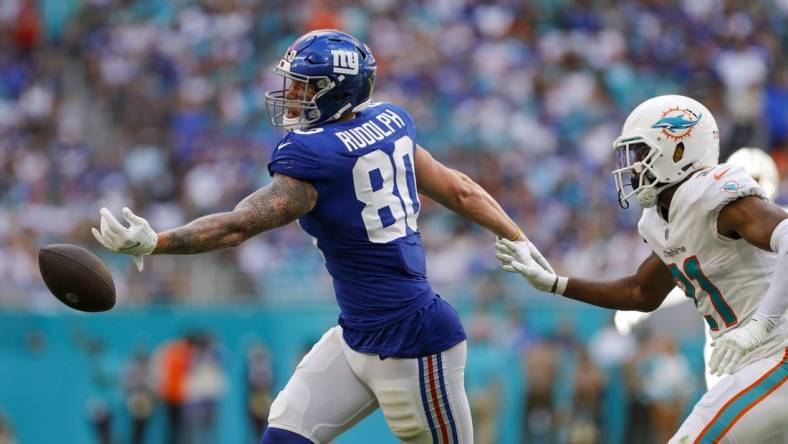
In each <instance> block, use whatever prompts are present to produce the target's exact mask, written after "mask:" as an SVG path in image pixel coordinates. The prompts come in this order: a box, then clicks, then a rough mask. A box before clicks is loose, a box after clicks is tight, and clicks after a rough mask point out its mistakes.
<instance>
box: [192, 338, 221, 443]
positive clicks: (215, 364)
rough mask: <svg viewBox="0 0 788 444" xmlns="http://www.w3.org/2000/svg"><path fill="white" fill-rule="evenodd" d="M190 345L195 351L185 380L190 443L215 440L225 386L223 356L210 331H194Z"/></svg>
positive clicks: (216, 439)
mask: <svg viewBox="0 0 788 444" xmlns="http://www.w3.org/2000/svg"><path fill="white" fill-rule="evenodd" d="M190 345H191V346H192V354H191V362H190V364H189V372H188V376H187V381H186V392H187V393H186V397H187V410H186V416H187V418H188V426H187V427H188V428H189V430H190V432H189V433H188V436H189V437H190V441H189V442H190V443H194V444H210V443H215V442H217V441H218V437H217V435H216V433H217V430H216V419H217V408H218V405H219V402H220V401H221V399H222V396H223V395H224V390H225V386H226V384H225V377H224V369H223V367H222V361H221V357H220V355H219V350H218V349H217V347H216V342H215V341H214V339H213V337H212V336H210V335H209V334H207V333H198V334H195V335H194V336H193V337H192V338H191V342H190Z"/></svg>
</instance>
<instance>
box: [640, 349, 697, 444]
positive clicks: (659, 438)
mask: <svg viewBox="0 0 788 444" xmlns="http://www.w3.org/2000/svg"><path fill="white" fill-rule="evenodd" d="M631 370H632V372H633V374H631V375H630V377H631V378H632V379H631V381H632V383H633V386H634V387H633V388H634V396H635V397H636V398H637V399H638V400H639V401H640V403H642V405H643V407H645V410H646V412H645V413H646V414H647V417H648V419H649V424H644V425H643V426H644V427H643V428H644V429H643V430H640V431H638V432H634V435H633V436H638V437H640V438H643V437H653V441H652V442H654V443H661V442H667V441H668V440H669V439H670V438H671V437H672V436H673V434H674V433H675V432H676V430H678V427H679V425H681V420H682V418H683V413H684V408H685V407H686V404H687V400H688V398H689V396H690V395H691V394H692V391H693V390H694V388H695V384H694V380H693V375H692V372H691V371H690V368H689V363H688V362H687V359H686V358H685V357H684V356H682V355H681V354H679V353H678V351H677V350H676V346H675V344H674V343H673V341H672V340H671V339H670V338H668V337H663V336H660V335H656V334H652V335H651V336H649V337H648V339H646V341H645V342H644V343H643V344H642V346H641V348H640V350H639V351H638V353H637V355H636V356H635V357H634V359H633V361H632V368H631ZM640 438H639V439H640Z"/></svg>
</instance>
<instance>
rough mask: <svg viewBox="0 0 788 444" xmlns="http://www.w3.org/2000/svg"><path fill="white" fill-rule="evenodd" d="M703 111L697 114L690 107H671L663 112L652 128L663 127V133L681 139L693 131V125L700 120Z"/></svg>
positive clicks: (674, 138)
mask: <svg viewBox="0 0 788 444" xmlns="http://www.w3.org/2000/svg"><path fill="white" fill-rule="evenodd" d="M701 117H703V113H699V114H695V113H694V112H692V111H691V110H689V109H680V108H671V109H669V110H667V111H665V112H664V113H663V114H662V118H660V119H659V120H657V123H655V124H653V125H651V127H652V128H662V133H663V134H664V135H665V136H667V137H670V138H671V139H673V140H681V139H682V138H684V137H687V136H689V135H690V134H691V133H692V127H694V126H695V125H697V124H698V122H700V119H701Z"/></svg>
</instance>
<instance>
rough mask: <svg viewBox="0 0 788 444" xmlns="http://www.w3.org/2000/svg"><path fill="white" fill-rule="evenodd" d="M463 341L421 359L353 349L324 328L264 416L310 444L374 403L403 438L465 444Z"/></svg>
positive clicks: (469, 434) (469, 432)
mask: <svg viewBox="0 0 788 444" xmlns="http://www.w3.org/2000/svg"><path fill="white" fill-rule="evenodd" d="M466 354H467V344H466V342H465V341H463V342H461V343H459V344H457V345H455V346H454V347H452V348H450V349H448V350H446V351H444V352H442V353H439V354H436V355H431V356H425V357H423V358H418V359H398V358H387V359H384V360H381V359H380V358H379V357H378V355H375V354H369V353H359V352H357V351H354V350H352V349H351V348H350V347H349V346H348V345H347V343H346V342H345V340H344V339H343V338H342V328H341V327H339V326H337V327H334V328H332V329H330V330H328V331H327V332H326V333H325V334H324V335H323V337H322V338H321V339H320V341H318V343H317V344H315V345H314V347H312V350H310V351H309V353H307V355H306V356H304V359H302V360H301V362H300V363H299V364H298V367H296V370H295V373H293V376H292V377H291V378H290V381H288V383H287V385H286V386H285V388H284V389H283V390H282V391H281V392H279V395H278V396H277V397H276V400H275V401H274V403H273V405H272V406H271V413H270V415H269V424H270V426H271V427H275V428H279V429H284V430H289V431H291V432H293V433H297V434H299V435H301V436H303V437H305V438H308V439H309V440H311V441H312V442H314V443H315V444H322V443H328V442H331V441H332V440H333V439H334V438H336V437H337V436H339V435H340V434H341V433H342V432H344V431H346V430H348V429H349V428H351V427H353V425H355V424H356V423H358V422H359V421H361V420H362V419H363V418H365V417H366V416H367V415H369V414H370V413H372V412H373V411H375V410H376V409H377V408H378V407H380V408H381V410H382V411H383V416H385V418H386V422H387V423H388V426H389V429H391V431H392V432H393V433H394V434H395V435H396V436H397V438H399V439H400V441H402V442H405V443H414V444H421V443H424V444H427V443H439V444H466V443H468V444H470V443H472V442H473V426H472V425H471V411H470V408H469V406H468V399H467V396H466V395H465V386H464V381H463V379H464V375H465V358H466Z"/></svg>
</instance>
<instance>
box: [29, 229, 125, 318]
mask: <svg viewBox="0 0 788 444" xmlns="http://www.w3.org/2000/svg"><path fill="white" fill-rule="evenodd" d="M38 268H39V270H40V271H41V277H42V278H43V279H44V283H45V284H46V285H47V288H49V291H51V292H52V294H54V295H55V297H57V298H58V299H59V300H60V302H62V303H64V304H66V305H68V306H69V307H71V308H73V309H75V310H80V311H91V312H95V311H106V310H109V309H111V308H112V307H114V306H115V282H114V281H113V280H112V273H110V271H109V268H107V266H106V265H104V262H102V261H101V259H99V258H98V257H97V256H96V255H95V254H93V253H91V252H90V251H88V250H86V249H84V248H82V247H78V246H76V245H70V244H50V245H47V246H45V247H43V248H41V250H39V252H38Z"/></svg>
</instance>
